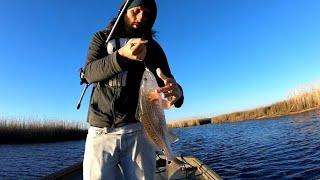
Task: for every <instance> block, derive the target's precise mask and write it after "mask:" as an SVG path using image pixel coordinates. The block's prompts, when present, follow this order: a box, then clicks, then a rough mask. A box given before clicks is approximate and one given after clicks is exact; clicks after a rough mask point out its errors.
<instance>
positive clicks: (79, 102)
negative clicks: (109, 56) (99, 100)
mask: <svg viewBox="0 0 320 180" xmlns="http://www.w3.org/2000/svg"><path fill="white" fill-rule="evenodd" d="M132 1H133V0H126V2H125V4H124V5H123V6H122V7H121V8H120V10H119V11H118V12H119V13H118V16H117V19H116V22H115V23H114V25H113V26H112V28H111V31H110V33H109V35H108V37H107V40H106V42H109V40H110V39H111V37H112V34H113V32H114V30H115V29H116V27H117V25H118V22H119V20H120V19H121V17H122V15H123V13H124V12H125V10H126V9H127V8H128V6H129V5H130V3H131V2H132ZM82 84H85V86H84V88H83V90H82V93H81V95H80V99H79V101H78V104H77V110H79V109H80V106H81V102H82V99H83V96H84V94H85V93H86V91H87V89H88V87H89V86H90V85H91V83H88V82H87V80H86V79H85V78H84V70H83V68H80V85H82Z"/></svg>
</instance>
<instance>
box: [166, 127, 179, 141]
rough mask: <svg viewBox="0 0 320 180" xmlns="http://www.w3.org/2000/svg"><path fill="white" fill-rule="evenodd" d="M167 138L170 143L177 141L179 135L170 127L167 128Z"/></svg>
mask: <svg viewBox="0 0 320 180" xmlns="http://www.w3.org/2000/svg"><path fill="white" fill-rule="evenodd" d="M167 138H168V141H169V143H170V144H172V143H175V142H177V141H179V137H178V136H177V135H176V134H174V132H173V131H172V129H171V128H167Z"/></svg>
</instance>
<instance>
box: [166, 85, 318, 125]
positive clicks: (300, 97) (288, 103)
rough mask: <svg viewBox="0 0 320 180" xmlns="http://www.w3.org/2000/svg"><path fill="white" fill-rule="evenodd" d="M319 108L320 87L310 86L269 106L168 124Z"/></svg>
mask: <svg viewBox="0 0 320 180" xmlns="http://www.w3.org/2000/svg"><path fill="white" fill-rule="evenodd" d="M318 108H320V88H315V87H313V88H310V89H307V90H304V91H300V92H297V93H295V94H293V95H292V97H289V98H288V99H287V100H284V101H280V102H277V103H274V104H271V105H270V106H265V107H260V108H256V109H252V110H248V111H241V112H234V113H229V114H222V115H219V116H215V117H211V118H199V119H198V118H195V119H189V120H183V121H175V122H172V123H170V124H168V127H171V128H180V127H190V126H198V125H202V124H208V123H226V122H239V121H245V120H254V119H267V118H273V117H279V116H286V115H291V114H297V113H302V112H305V111H310V110H315V109H318Z"/></svg>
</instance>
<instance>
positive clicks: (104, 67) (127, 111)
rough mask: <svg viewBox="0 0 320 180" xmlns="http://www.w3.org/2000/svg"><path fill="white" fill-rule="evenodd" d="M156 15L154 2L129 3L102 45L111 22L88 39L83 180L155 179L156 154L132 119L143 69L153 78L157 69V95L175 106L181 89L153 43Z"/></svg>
mask: <svg viewBox="0 0 320 180" xmlns="http://www.w3.org/2000/svg"><path fill="white" fill-rule="evenodd" d="M123 5H124V2H123ZM123 5H122V6H123ZM156 15H157V7H156V3H155V1H154V0H133V1H132V2H131V4H130V5H129V7H128V8H127V10H126V12H125V14H124V16H123V17H122V18H121V20H120V21H119V24H118V25H117V27H116V29H115V32H114V34H113V35H112V38H111V40H110V41H109V42H105V41H106V39H107V36H108V34H109V33H110V30H111V28H112V26H113V25H114V22H115V20H113V21H112V22H111V23H110V24H109V25H108V27H107V28H106V30H104V31H101V32H97V33H95V35H94V36H93V39H92V41H91V44H90V47H89V52H88V56H87V62H86V66H85V69H84V77H85V79H86V81H87V82H88V83H93V84H94V88H93V90H92V93H91V98H90V104H89V111H88V118H87V120H88V122H89V124H90V127H89V130H88V135H87V139H86V145H85V153H84V161H83V175H84V179H108V180H109V179H110V180H111V179H126V180H130V179H134V180H136V179H146V180H149V179H154V175H155V158H156V157H155V149H154V147H153V146H152V145H151V144H150V142H149V141H148V140H147V139H146V137H145V134H144V131H143V128H142V124H141V123H140V122H139V119H137V118H136V116H135V113H136V109H137V104H138V98H139V87H140V81H141V78H142V74H143V72H144V69H145V67H147V68H148V69H149V70H150V71H152V72H153V73H154V74H156V69H157V68H160V70H161V71H162V73H160V75H159V76H160V77H157V82H158V84H159V86H160V87H161V88H159V89H158V90H157V91H158V93H164V95H165V97H166V98H168V99H169V100H170V101H171V102H170V103H171V104H172V105H174V106H175V107H180V106H181V105H182V103H183V93H182V89H181V87H180V86H179V85H178V84H177V83H176V81H175V79H174V78H173V76H172V74H171V72H170V69H169V66H168V62H167V59H166V56H165V54H164V52H163V50H162V49H161V47H160V45H159V44H158V43H157V42H156V41H155V40H154V39H153V38H152V36H153V30H152V26H153V24H154V22H155V19H156Z"/></svg>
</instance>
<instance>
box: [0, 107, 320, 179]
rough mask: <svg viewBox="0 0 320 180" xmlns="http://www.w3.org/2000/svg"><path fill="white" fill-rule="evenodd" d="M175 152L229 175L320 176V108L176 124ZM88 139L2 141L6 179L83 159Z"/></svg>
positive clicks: (1, 169) (0, 161)
mask: <svg viewBox="0 0 320 180" xmlns="http://www.w3.org/2000/svg"><path fill="white" fill-rule="evenodd" d="M175 132H176V133H177V134H178V135H179V136H180V137H181V139H180V141H179V142H177V143H175V144H173V149H174V151H175V152H177V153H179V154H181V153H182V154H183V155H186V156H187V155H193V156H196V157H197V158H199V159H200V160H201V161H203V162H204V163H205V164H207V165H208V166H209V167H210V168H212V169H213V170H214V171H215V172H217V173H218V174H219V175H220V176H221V177H223V178H224V179H319V178H320V112H319V111H318V112H308V113H303V114H300V115H295V116H288V117H282V118H277V119H269V120H259V121H245V122H240V123H229V124H210V125H203V126H198V127H191V128H182V129H175ZM83 150H84V141H69V142H63V143H46V144H29V145H25V144H24V145H0V177H1V179H17V178H18V179H34V178H40V177H43V176H45V175H47V174H50V173H52V172H55V171H57V170H59V169H62V168H64V167H68V166H70V165H72V164H74V163H76V162H79V161H81V160H82V157H83Z"/></svg>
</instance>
